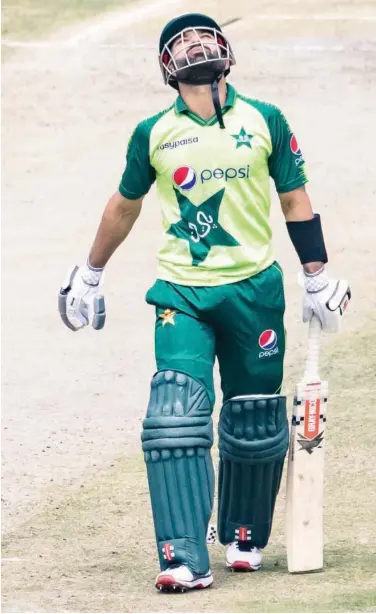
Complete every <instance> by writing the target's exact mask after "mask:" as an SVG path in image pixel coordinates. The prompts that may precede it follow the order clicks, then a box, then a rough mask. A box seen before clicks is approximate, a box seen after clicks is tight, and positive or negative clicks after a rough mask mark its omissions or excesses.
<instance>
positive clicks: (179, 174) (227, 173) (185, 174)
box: [172, 164, 250, 190]
mask: <svg viewBox="0 0 376 614" xmlns="http://www.w3.org/2000/svg"><path fill="white" fill-rule="evenodd" d="M249 177H250V166H249V164H248V165H247V166H242V167H240V168H233V167H230V168H215V169H213V170H211V169H209V168H205V169H204V170H203V171H201V173H200V174H199V175H198V174H197V173H196V171H195V170H194V169H193V168H192V167H191V166H180V167H179V168H177V169H176V170H174V172H173V174H172V180H173V182H174V184H175V185H176V186H177V187H178V188H180V189H181V190H192V188H194V187H195V185H196V183H197V181H198V180H199V181H200V182H201V184H204V183H205V182H206V181H210V179H224V181H226V182H227V181H231V179H249Z"/></svg>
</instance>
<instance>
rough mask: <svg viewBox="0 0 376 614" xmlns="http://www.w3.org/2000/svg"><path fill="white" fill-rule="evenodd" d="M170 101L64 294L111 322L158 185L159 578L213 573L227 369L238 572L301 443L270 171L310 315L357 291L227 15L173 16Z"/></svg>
mask: <svg viewBox="0 0 376 614" xmlns="http://www.w3.org/2000/svg"><path fill="white" fill-rule="evenodd" d="M159 63H160V68H161V71H162V75H163V79H164V82H165V84H166V85H169V86H171V87H172V88H174V89H175V90H176V91H177V94H178V95H177V98H176V100H175V102H174V103H173V104H172V105H171V106H170V107H169V108H167V109H165V110H163V111H161V112H159V113H157V114H156V115H154V116H153V117H149V118H147V119H144V120H143V121H141V122H140V123H139V124H138V125H137V126H136V128H135V130H134V132H133V134H132V136H131V138H130V141H129V144H128V150H127V161H126V167H125V170H124V173H123V175H122V178H121V182H120V185H119V187H118V189H117V190H116V192H115V193H114V194H113V195H112V196H111V198H110V199H109V201H108V203H107V205H106V207H105V210H104V213H103V217H102V220H101V222H100V225H99V228H98V231H97V234H96V237H95V240H94V243H93V246H92V248H91V251H90V253H89V255H88V259H87V262H86V264H84V265H82V266H80V267H77V266H75V267H73V268H72V269H71V270H70V271H69V273H68V275H67V278H66V280H65V281H64V283H63V285H62V288H61V290H60V293H59V312H60V315H61V318H62V320H63V322H64V324H65V325H66V326H68V328H70V329H71V330H73V331H77V330H79V329H81V328H83V327H85V326H87V325H89V324H90V325H91V326H93V328H94V329H96V330H99V329H101V328H102V327H103V326H104V323H105V317H106V310H105V302H104V297H103V294H102V282H103V278H102V277H103V271H104V267H105V265H106V264H107V262H108V260H109V259H110V257H111V255H112V254H113V253H114V251H115V250H116V249H117V247H118V246H119V245H120V244H121V243H122V242H123V241H124V239H125V238H126V237H127V235H128V234H129V232H130V231H131V229H132V227H133V224H134V223H135V221H136V220H137V218H138V216H139V214H140V210H141V206H142V202H143V199H144V197H145V195H146V194H147V193H148V191H149V189H150V187H151V186H152V184H153V183H154V182H156V186H157V190H158V195H159V200H160V204H161V210H162V224H163V244H162V246H161V248H160V250H159V253H158V274H157V280H156V282H155V283H154V285H153V286H152V287H151V288H150V289H149V291H148V292H147V294H146V301H147V303H149V304H150V305H154V306H155V312H156V322H155V358H156V368H157V371H156V373H155V375H154V376H153V377H152V380H151V392H150V401H149V405H148V408H147V412H146V418H145V420H144V422H143V430H142V448H143V451H144V457H145V462H146V468H147V476H148V483H149V490H150V499H151V507H152V512H153V519H154V526H155V536H156V544H157V551H158V557H159V564H160V573H159V574H158V576H157V579H156V582H155V585H156V587H157V588H158V589H160V590H166V591H168V590H176V589H180V590H187V589H193V588H196V589H197V588H205V587H208V586H210V585H211V584H212V582H213V576H212V572H211V569H210V561H209V554H208V548H207V544H206V533H207V528H208V523H209V520H210V516H211V513H212V506H213V497H214V471H213V464H212V460H211V451H210V449H211V446H212V444H213V424H212V418H211V414H212V410H213V405H214V385H213V365H214V361H215V358H216V357H217V359H218V363H219V369H220V376H221V388H222V393H223V405H222V409H221V412H220V418H219V425H218V443H219V454H220V462H219V472H218V536H219V541H220V542H221V543H222V544H225V545H226V546H227V549H226V558H225V564H226V566H227V567H228V568H229V569H232V570H250V571H256V570H258V569H260V566H261V561H262V549H263V548H265V547H266V545H267V543H268V540H269V536H270V532H271V526H272V520H273V512H274V506H275V502H276V497H277V494H278V490H279V486H280V481H281V475H282V468H283V463H284V458H285V455H286V451H287V449H288V421H287V414H286V398H285V397H284V396H283V395H281V385H282V377H283V359H284V352H285V331H284V324H283V318H284V310H285V299H284V289H283V277H282V272H281V267H280V266H279V264H278V262H276V261H275V257H274V255H273V247H272V231H271V227H270V223H269V212H270V204H271V192H270V177H271V178H272V179H273V181H274V184H275V187H276V190H277V193H278V196H279V200H280V203H281V208H282V212H283V214H284V217H285V219H286V224H287V231H288V233H289V236H290V238H291V241H292V243H293V246H294V248H295V250H296V253H297V255H298V258H299V260H300V263H301V265H302V272H301V284H302V286H303V321H304V322H308V321H309V320H310V318H311V317H312V314H315V315H316V316H317V317H318V318H319V319H320V321H321V325H322V330H323V331H324V332H336V331H337V330H338V329H339V327H340V321H341V316H342V314H343V312H344V309H345V307H346V305H347V302H348V300H349V298H350V291H349V287H348V283H347V281H345V280H336V279H331V278H330V277H329V276H328V273H327V270H326V266H325V265H326V263H327V261H328V258H327V252H326V248H325V243H324V238H323V232H322V227H321V220H320V215H318V214H317V213H313V210H312V206H311V202H310V199H309V196H308V194H307V192H306V189H305V184H306V182H307V176H306V171H305V162H304V159H303V155H302V152H301V150H300V148H299V145H298V141H297V139H296V137H295V135H294V134H293V132H292V131H291V129H290V127H289V124H288V122H287V120H286V119H285V117H284V115H283V114H282V112H281V111H280V110H279V108H278V107H276V106H274V105H273V104H270V103H268V102H262V101H260V100H257V99H253V98H247V97H246V96H244V95H243V94H241V93H240V92H238V91H237V90H236V89H235V88H234V87H233V86H232V85H230V84H229V83H228V82H227V80H226V78H227V76H228V74H229V73H230V70H231V69H232V67H233V66H234V65H235V57H234V53H233V50H232V47H231V45H230V43H229V41H228V40H227V36H226V35H225V34H224V33H223V31H222V29H221V27H220V26H219V25H218V24H217V23H216V22H215V21H214V19H212V18H211V17H208V16H206V15H202V14H185V15H182V16H179V17H177V18H175V19H173V20H172V21H170V22H169V23H168V24H167V25H166V26H165V28H164V29H163V31H162V33H161V36H160V41H159Z"/></svg>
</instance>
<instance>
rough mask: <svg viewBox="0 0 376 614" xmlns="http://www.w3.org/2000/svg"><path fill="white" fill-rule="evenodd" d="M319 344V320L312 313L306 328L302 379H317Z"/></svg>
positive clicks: (318, 377) (318, 376)
mask: <svg viewBox="0 0 376 614" xmlns="http://www.w3.org/2000/svg"><path fill="white" fill-rule="evenodd" d="M320 344H321V322H320V320H319V318H318V317H317V316H316V315H313V316H312V318H311V320H310V322H309V329H308V352H307V359H306V364H305V371H304V379H305V380H306V381H310V380H313V381H315V380H316V381H317V380H319V379H320V375H319V359H320Z"/></svg>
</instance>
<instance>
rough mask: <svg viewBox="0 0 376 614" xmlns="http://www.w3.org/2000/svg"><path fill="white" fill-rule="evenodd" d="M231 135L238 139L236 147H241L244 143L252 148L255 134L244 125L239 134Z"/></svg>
mask: <svg viewBox="0 0 376 614" xmlns="http://www.w3.org/2000/svg"><path fill="white" fill-rule="evenodd" d="M231 136H232V138H233V139H235V141H236V149H239V147H242V145H244V147H249V149H252V144H251V141H252V139H253V134H248V133H247V131H246V129H245V128H244V126H242V127H241V129H240V132H239V134H232V135H231Z"/></svg>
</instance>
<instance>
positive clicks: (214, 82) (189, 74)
mask: <svg viewBox="0 0 376 614" xmlns="http://www.w3.org/2000/svg"><path fill="white" fill-rule="evenodd" d="M219 62H220V64H219ZM219 62H217V63H216V64H217V65H215V63H214V62H213V63H212V64H208V65H206V66H202V65H201V66H188V67H187V68H184V69H182V70H180V71H179V74H177V75H176V77H175V78H176V80H177V82H178V83H179V81H180V83H186V84H188V85H193V86H195V85H196V86H197V85H210V86H211V92H212V97H213V104H214V109H215V114H216V116H217V119H218V123H219V126H220V128H221V129H222V130H224V129H225V128H226V126H225V124H224V121H223V113H222V107H221V101H220V99H219V89H218V83H219V81H220V80H221V78H222V77H223V75H224V74H225V66H224V63H223V62H222V60H220V61H219Z"/></svg>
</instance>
